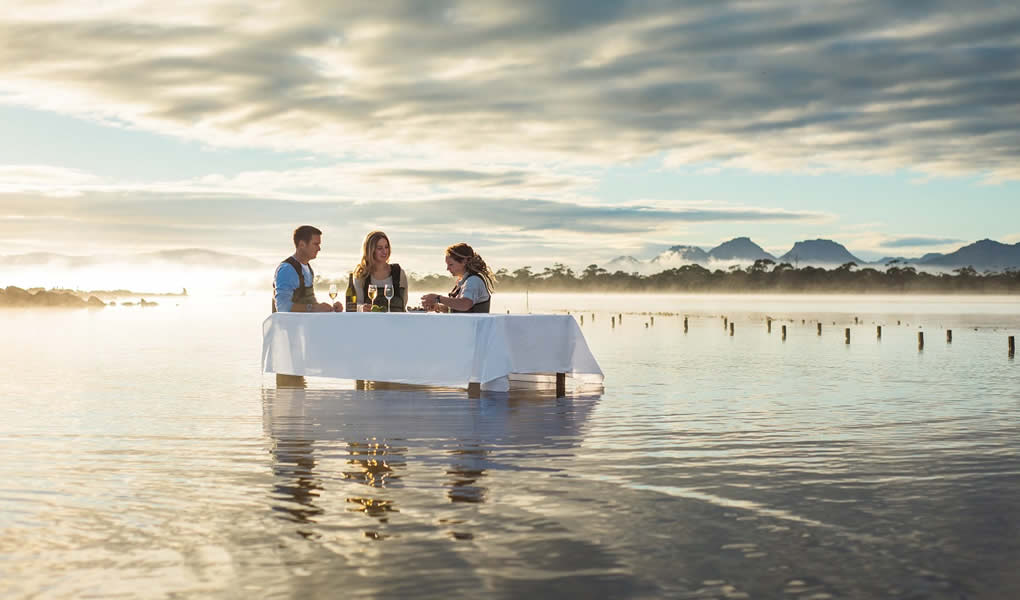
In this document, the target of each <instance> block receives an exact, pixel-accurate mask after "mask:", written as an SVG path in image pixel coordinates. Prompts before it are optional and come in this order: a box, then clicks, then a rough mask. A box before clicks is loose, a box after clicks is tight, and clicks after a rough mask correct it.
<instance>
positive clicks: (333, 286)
mask: <svg viewBox="0 0 1020 600" xmlns="http://www.w3.org/2000/svg"><path fill="white" fill-rule="evenodd" d="M336 295H337V290H336V284H335V283H331V284H329V299H330V300H336Z"/></svg>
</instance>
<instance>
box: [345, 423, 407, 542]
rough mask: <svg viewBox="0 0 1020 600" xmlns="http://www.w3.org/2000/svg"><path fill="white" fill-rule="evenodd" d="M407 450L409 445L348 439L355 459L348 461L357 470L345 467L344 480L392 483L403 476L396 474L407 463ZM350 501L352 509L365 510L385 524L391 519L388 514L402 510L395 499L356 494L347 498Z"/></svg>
mask: <svg viewBox="0 0 1020 600" xmlns="http://www.w3.org/2000/svg"><path fill="white" fill-rule="evenodd" d="M406 451H407V449H406V448H399V447H395V446H391V445H389V444H387V443H385V442H382V443H380V442H376V441H374V440H370V441H365V442H348V443H347V452H348V453H349V454H350V456H351V458H350V459H348V460H347V464H348V465H353V466H355V467H357V469H354V470H345V471H344V479H347V480H349V481H356V482H358V483H363V484H365V485H367V486H369V487H375V488H384V487H389V486H392V485H393V484H394V482H395V481H396V480H397V479H400V475H398V474H396V469H397V468H398V467H404V466H406V465H407V463H405V462H404V461H403V455H404V452H406ZM347 502H348V503H349V504H351V505H353V507H349V508H348V510H349V511H352V512H363V513H365V514H366V515H368V516H370V517H375V518H377V519H379V521H380V522H381V523H386V522H387V521H388V520H389V518H388V516H387V514H388V513H391V512H399V511H398V510H397V509H396V508H395V507H394V506H393V502H392V501H391V500H375V499H372V498H359V497H354V498H347Z"/></svg>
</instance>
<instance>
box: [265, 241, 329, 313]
mask: <svg viewBox="0 0 1020 600" xmlns="http://www.w3.org/2000/svg"><path fill="white" fill-rule="evenodd" d="M321 249H322V232H321V231H319V230H318V229H316V228H315V227H312V226H311V225H302V226H301V227H298V228H297V229H295V230H294V255H293V256H289V257H287V258H286V259H285V260H284V261H283V262H281V263H280V266H278V267H276V276H275V278H274V280H273V312H277V311H280V312H333V311H334V310H337V311H339V310H343V309H341V308H340V307H341V306H342V305H341V304H340V303H339V302H337V303H336V304H334V305H332V306H330V305H329V304H326V303H325V302H317V301H316V300H315V289H314V287H313V283H314V279H315V273H314V272H313V271H312V267H311V266H310V265H309V264H308V262H309V261H311V260H312V259H314V258H315V257H316V256H318V254H319V250H321Z"/></svg>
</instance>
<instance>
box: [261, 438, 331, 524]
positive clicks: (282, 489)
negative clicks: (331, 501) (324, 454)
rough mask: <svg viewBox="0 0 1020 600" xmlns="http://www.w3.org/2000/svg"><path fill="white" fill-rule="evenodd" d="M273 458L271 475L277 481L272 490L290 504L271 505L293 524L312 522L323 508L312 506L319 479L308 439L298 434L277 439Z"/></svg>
mask: <svg viewBox="0 0 1020 600" xmlns="http://www.w3.org/2000/svg"><path fill="white" fill-rule="evenodd" d="M272 453H273V457H274V458H275V459H276V461H275V462H274V463H273V474H275V475H276V483H275V484H274V485H273V492H274V493H275V494H278V495H279V496H280V497H283V498H284V499H286V500H291V501H293V503H288V504H285V505H278V506H274V507H273V510H277V511H280V512H283V513H284V514H286V515H287V518H288V519H289V520H292V521H294V522H296V523H314V522H315V519H314V517H316V516H317V515H320V514H322V509H321V508H319V507H318V506H316V505H315V499H316V498H318V496H319V492H320V491H321V490H322V482H321V481H319V479H318V477H316V474H315V455H314V450H313V449H312V442H311V440H307V439H302V438H300V437H294V438H288V439H277V440H276V444H275V445H274V447H273V450H272ZM295 504H296V506H295Z"/></svg>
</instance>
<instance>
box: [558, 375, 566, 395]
mask: <svg viewBox="0 0 1020 600" xmlns="http://www.w3.org/2000/svg"><path fill="white" fill-rule="evenodd" d="M566 395H567V374H566V373H557V374H556V397H557V398H562V397H564V396H566Z"/></svg>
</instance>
